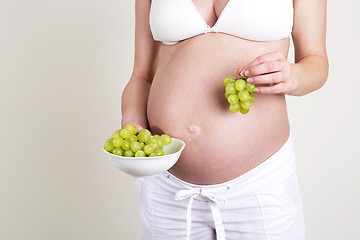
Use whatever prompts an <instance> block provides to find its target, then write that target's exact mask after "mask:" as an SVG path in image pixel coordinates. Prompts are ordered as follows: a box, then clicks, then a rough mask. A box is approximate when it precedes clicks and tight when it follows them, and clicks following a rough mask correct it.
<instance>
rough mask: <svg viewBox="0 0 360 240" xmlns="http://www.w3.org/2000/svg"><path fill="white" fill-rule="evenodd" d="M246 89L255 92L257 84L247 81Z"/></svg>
mask: <svg viewBox="0 0 360 240" xmlns="http://www.w3.org/2000/svg"><path fill="white" fill-rule="evenodd" d="M246 90H248V91H249V92H253V91H254V90H255V84H252V83H246Z"/></svg>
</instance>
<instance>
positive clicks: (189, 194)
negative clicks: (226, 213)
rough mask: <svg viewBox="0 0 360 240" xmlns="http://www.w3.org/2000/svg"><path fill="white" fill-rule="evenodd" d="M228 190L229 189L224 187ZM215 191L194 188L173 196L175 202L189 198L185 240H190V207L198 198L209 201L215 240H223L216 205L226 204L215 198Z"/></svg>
mask: <svg viewBox="0 0 360 240" xmlns="http://www.w3.org/2000/svg"><path fill="white" fill-rule="evenodd" d="M226 188H227V189H229V187H226ZM216 192H219V190H216ZM213 193H215V191H211V190H206V189H205V188H201V187H196V188H194V189H186V190H180V191H178V192H177V193H176V195H175V200H177V201H178V200H184V199H186V198H190V200H189V204H188V207H187V217H186V223H187V234H186V240H190V234H191V207H192V203H193V201H194V198H196V197H198V196H203V197H205V198H207V199H209V200H210V201H209V203H210V208H211V212H212V215H213V218H214V225H215V230H216V236H217V240H225V230H224V225H223V223H222V220H221V215H220V210H219V207H218V205H217V204H222V205H223V204H226V199H225V198H221V197H216V196H214V195H213Z"/></svg>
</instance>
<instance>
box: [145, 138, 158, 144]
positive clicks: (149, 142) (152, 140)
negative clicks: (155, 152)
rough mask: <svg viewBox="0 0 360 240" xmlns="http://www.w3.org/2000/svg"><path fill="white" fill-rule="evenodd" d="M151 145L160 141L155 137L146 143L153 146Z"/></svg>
mask: <svg viewBox="0 0 360 240" xmlns="http://www.w3.org/2000/svg"><path fill="white" fill-rule="evenodd" d="M151 143H153V144H157V143H158V140H156V139H155V138H154V137H151V138H150V139H149V141H147V142H146V145H148V144H151Z"/></svg>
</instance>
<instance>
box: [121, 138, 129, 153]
mask: <svg viewBox="0 0 360 240" xmlns="http://www.w3.org/2000/svg"><path fill="white" fill-rule="evenodd" d="M130 144H131V142H130V140H129V139H124V142H123V144H122V145H121V147H122V149H124V150H125V151H126V150H129V149H130Z"/></svg>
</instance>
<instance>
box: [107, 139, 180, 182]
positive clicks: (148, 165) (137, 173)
mask: <svg viewBox="0 0 360 240" xmlns="http://www.w3.org/2000/svg"><path fill="white" fill-rule="evenodd" d="M184 147H185V143H184V142H183V141H181V140H179V139H176V138H173V139H172V143H171V144H169V145H164V153H165V155H164V156H159V157H123V156H118V155H115V154H112V153H109V152H107V151H105V150H104V149H103V151H104V152H106V153H107V154H108V157H109V159H110V162H111V163H112V164H114V165H115V166H116V167H117V168H119V169H120V170H122V171H124V172H126V173H128V174H130V175H132V176H134V177H147V176H152V175H156V174H159V173H161V172H163V171H166V170H168V169H170V168H171V167H172V166H173V165H174V164H175V163H176V162H177V160H178V159H179V157H180V154H181V152H182V150H183V149H184Z"/></svg>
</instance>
